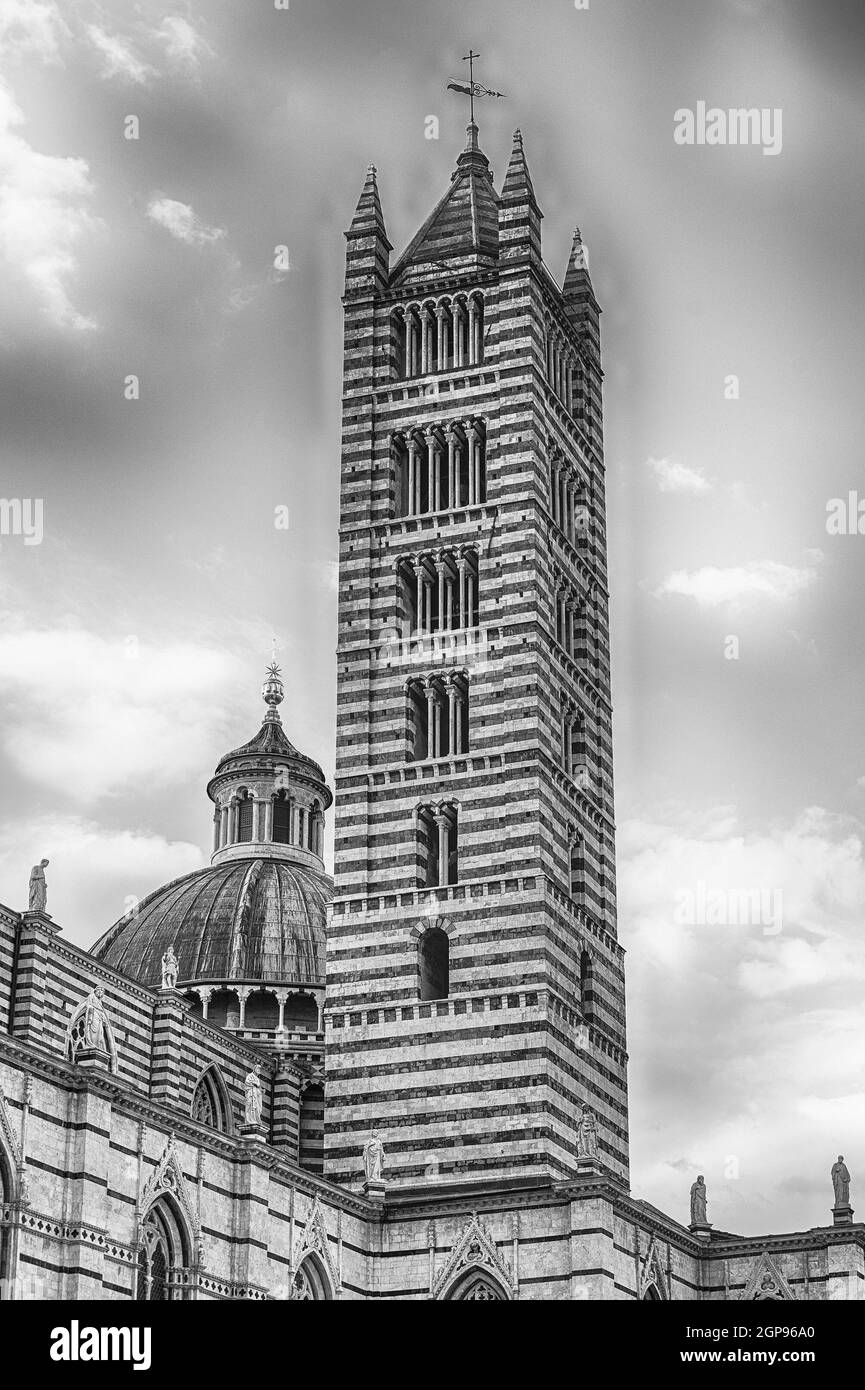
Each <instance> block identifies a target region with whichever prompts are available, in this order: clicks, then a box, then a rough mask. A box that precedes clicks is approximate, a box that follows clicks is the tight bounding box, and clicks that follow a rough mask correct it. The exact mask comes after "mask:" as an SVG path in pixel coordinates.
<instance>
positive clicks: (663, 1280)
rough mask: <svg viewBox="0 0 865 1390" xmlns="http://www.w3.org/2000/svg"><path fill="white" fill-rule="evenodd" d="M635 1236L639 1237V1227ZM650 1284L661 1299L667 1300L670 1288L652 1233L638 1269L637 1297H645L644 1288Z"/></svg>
mask: <svg viewBox="0 0 865 1390" xmlns="http://www.w3.org/2000/svg"><path fill="white" fill-rule="evenodd" d="M637 1238H638V1239H639V1228H638V1231H637ZM651 1284H654V1286H655V1288H656V1289H657V1290H658V1293H659V1295H660V1297H661V1298H662V1299H664V1300H665V1301H668V1300H669V1297H670V1288H669V1285H668V1283H667V1276H666V1274H665V1273H664V1266H663V1265H662V1264H661V1255H660V1251H659V1250H658V1243H657V1241H656V1239H655V1236H654V1234H653V1235H652V1237H651V1239H650V1240H649V1248H648V1250H647V1251H646V1255H645V1259H644V1260H643V1264H642V1267H641V1269H640V1284H639V1288H638V1290H637V1297H638V1298H645V1296H646V1290H647V1289H648V1288H649V1286H650V1285H651Z"/></svg>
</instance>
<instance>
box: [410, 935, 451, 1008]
mask: <svg viewBox="0 0 865 1390" xmlns="http://www.w3.org/2000/svg"><path fill="white" fill-rule="evenodd" d="M449 992H450V942H449V940H448V934H447V932H445V931H442V929H441V927H430V929H429V931H425V932H424V934H423V936H422V937H421V939H420V943H419V946H418V994H419V995H420V998H421V999H447V997H448V994H449Z"/></svg>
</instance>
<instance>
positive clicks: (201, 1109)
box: [191, 1066, 233, 1134]
mask: <svg viewBox="0 0 865 1390" xmlns="http://www.w3.org/2000/svg"><path fill="white" fill-rule="evenodd" d="M191 1113H192V1118H193V1120H197V1121H198V1123H199V1124H200V1125H207V1126H208V1128H210V1129H218V1130H219V1131H220V1133H221V1134H230V1133H231V1132H232V1129H233V1125H232V1122H231V1101H230V1100H229V1097H228V1091H227V1089H226V1085H225V1082H224V1081H223V1079H222V1075H221V1073H220V1071H219V1068H218V1067H217V1066H211V1067H208V1068H207V1070H206V1071H205V1072H203V1073H202V1075H201V1076H200V1077H199V1080H198V1083H197V1085H196V1087H195V1090H194V1092H193V1094H192V1111H191Z"/></svg>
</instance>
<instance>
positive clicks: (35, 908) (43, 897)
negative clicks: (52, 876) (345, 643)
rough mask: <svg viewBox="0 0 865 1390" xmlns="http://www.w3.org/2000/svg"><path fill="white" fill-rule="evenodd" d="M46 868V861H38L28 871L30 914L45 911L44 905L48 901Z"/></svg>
mask: <svg viewBox="0 0 865 1390" xmlns="http://www.w3.org/2000/svg"><path fill="white" fill-rule="evenodd" d="M47 867H48V860H47V859H40V861H39V863H38V864H34V865H33V868H32V869H31V870H30V895H29V907H30V911H31V912H44V911H45V904H46V903H47V901H48V885H47V884H46V882H45V870H46V869H47Z"/></svg>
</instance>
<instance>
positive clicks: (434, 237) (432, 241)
mask: <svg viewBox="0 0 865 1390" xmlns="http://www.w3.org/2000/svg"><path fill="white" fill-rule="evenodd" d="M467 137H468V138H467V141H466V147H465V149H464V150H463V152H462V154H461V155H460V157H459V159H458V160H457V167H456V169H455V170H454V172H453V174H452V175H451V183H450V188H449V189H448V190H447V192H446V193H445V195H444V197H443V198H442V199H441V200H440V201H439V202H438V203H437V204H436V206H435V207H434V208H433V210H432V212H431V213H430V215H429V217H428V218H427V220H426V221H425V222H424V224H423V226H422V227H421V229H420V231H419V232H418V233H417V235H416V236H415V237H413V238H412V240H411V241H410V242H409V244H408V246H407V247H406V249H405V251H404V252H403V254H402V255H401V256H400V258H399V260H398V261H397V263H396V265H395V266H394V268H393V273H392V275H391V284H392V285H410V284H413V283H415V282H417V281H422V280H427V279H429V278H430V276H431V274H440V273H441V271H442V270H448V271H450V272H454V271H459V270H474V269H481V268H486V267H487V266H490V265H492V264H494V262H495V261H496V258H497V256H498V249H499V199H498V195H497V193H496V190H495V188H494V187H493V176H492V171H491V169H490V165H489V160H488V159H487V157H486V155H485V154H484V153H483V151H482V150H481V148H480V146H479V145H478V128H477V125H476V124H475V123H474V121H471V122H470V123H469V126H468V129H467Z"/></svg>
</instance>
